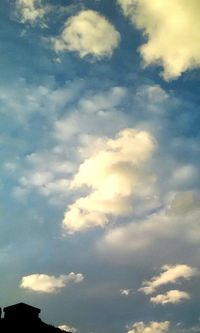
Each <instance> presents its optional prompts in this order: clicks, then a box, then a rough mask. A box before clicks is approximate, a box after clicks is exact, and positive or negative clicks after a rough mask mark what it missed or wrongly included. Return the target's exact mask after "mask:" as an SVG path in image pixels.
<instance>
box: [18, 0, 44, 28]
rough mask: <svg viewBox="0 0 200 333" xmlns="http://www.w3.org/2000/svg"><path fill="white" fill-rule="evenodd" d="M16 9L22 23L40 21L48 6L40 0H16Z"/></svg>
mask: <svg viewBox="0 0 200 333" xmlns="http://www.w3.org/2000/svg"><path fill="white" fill-rule="evenodd" d="M16 10H17V14H18V15H19V18H20V21H21V22H22V23H27V22H28V23H31V24H33V23H35V22H38V21H39V22H42V20H43V18H44V16H45V15H46V14H47V12H48V7H47V6H44V5H43V1H42V0H17V1H16Z"/></svg>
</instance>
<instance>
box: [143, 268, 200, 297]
mask: <svg viewBox="0 0 200 333" xmlns="http://www.w3.org/2000/svg"><path fill="white" fill-rule="evenodd" d="M196 274H197V270H196V268H193V267H190V266H188V265H174V266H170V265H164V266H163V267H162V273H161V274H160V275H158V276H154V277H153V278H152V279H151V280H150V281H144V282H143V286H144V287H142V288H140V289H139V291H142V292H143V293H145V294H146V295H149V294H152V293H154V292H155V291H156V290H157V288H159V287H160V286H163V285H166V284H168V283H176V282H177V281H178V280H180V279H186V280H190V279H191V277H193V276H194V275H196Z"/></svg>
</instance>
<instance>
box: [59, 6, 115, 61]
mask: <svg viewBox="0 0 200 333" xmlns="http://www.w3.org/2000/svg"><path fill="white" fill-rule="evenodd" d="M119 41H120V34H119V33H118V32H117V31H116V30H115V28H114V26H113V25H112V24H111V23H110V22H109V21H108V20H107V19H106V18H105V17H104V16H102V15H101V14H99V13H98V12H95V11H93V10H83V11H81V12H79V13H78V14H77V15H76V16H72V17H70V18H69V19H68V20H67V21H66V23H65V25H64V28H63V31H62V33H61V35H60V36H58V37H57V38H55V39H53V45H54V49H55V50H56V51H57V52H59V51H75V52H78V53H79V55H80V57H81V58H82V57H85V56H87V55H92V56H94V57H96V58H102V57H110V56H111V55H112V53H113V50H114V49H115V48H116V47H117V46H118V45H119Z"/></svg>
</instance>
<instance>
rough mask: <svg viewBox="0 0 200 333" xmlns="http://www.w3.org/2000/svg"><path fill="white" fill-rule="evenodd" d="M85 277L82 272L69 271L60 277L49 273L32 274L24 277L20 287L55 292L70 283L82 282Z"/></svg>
mask: <svg viewBox="0 0 200 333" xmlns="http://www.w3.org/2000/svg"><path fill="white" fill-rule="evenodd" d="M83 279H84V276H83V274H82V273H77V274H75V273H73V272H71V273H69V274H68V275H60V276H58V277H56V276H53V275H47V274H31V275H27V276H24V277H22V280H21V283H20V287H21V288H23V289H27V290H31V291H34V292H41V293H54V292H56V291H58V290H59V289H62V288H64V287H66V285H67V284H68V283H80V282H82V281H83Z"/></svg>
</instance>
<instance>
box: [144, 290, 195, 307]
mask: <svg viewBox="0 0 200 333" xmlns="http://www.w3.org/2000/svg"><path fill="white" fill-rule="evenodd" d="M188 299H190V295H189V294H188V293H187V292H185V291H180V290H170V291H168V292H166V293H165V294H159V295H156V296H154V297H151V298H150V301H151V302H152V303H155V304H162V305H165V304H169V303H171V304H177V303H180V302H182V301H184V300H188Z"/></svg>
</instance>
